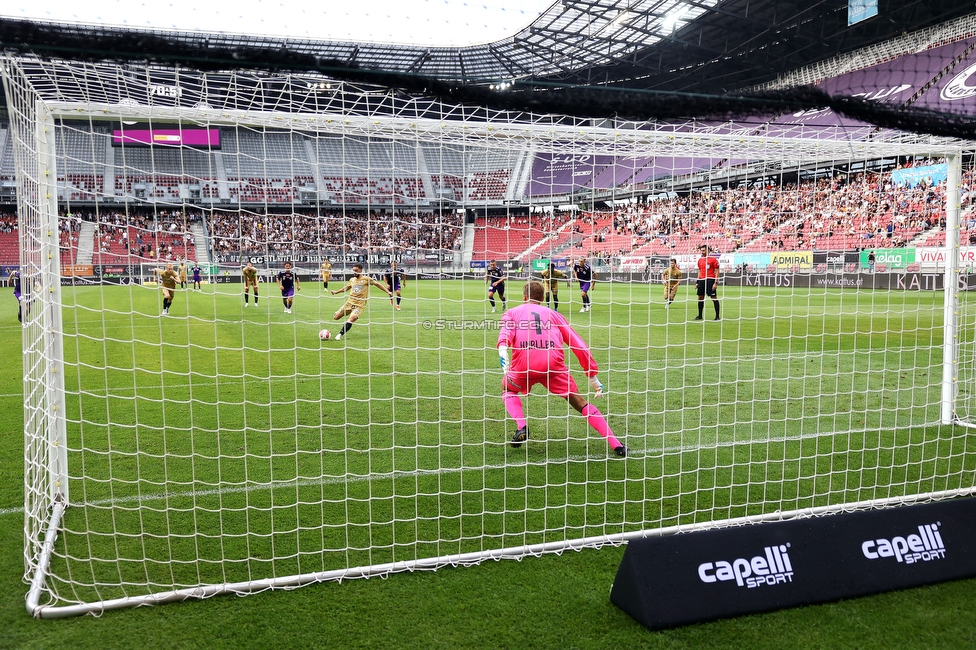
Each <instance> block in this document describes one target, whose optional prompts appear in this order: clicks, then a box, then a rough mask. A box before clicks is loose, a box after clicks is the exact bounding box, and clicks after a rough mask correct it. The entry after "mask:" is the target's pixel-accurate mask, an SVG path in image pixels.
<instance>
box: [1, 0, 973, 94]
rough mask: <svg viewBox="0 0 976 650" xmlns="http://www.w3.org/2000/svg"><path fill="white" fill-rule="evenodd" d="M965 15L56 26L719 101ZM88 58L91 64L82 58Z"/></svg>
mask: <svg viewBox="0 0 976 650" xmlns="http://www.w3.org/2000/svg"><path fill="white" fill-rule="evenodd" d="M973 9H974V7H973V4H972V3H971V2H963V1H962V0H880V1H879V15H878V16H877V17H875V18H872V19H869V20H867V21H864V22H863V23H860V24H857V25H854V26H852V27H848V26H847V0H804V1H800V0H792V1H783V0H721V1H719V0H560V1H559V2H556V3H555V4H553V5H552V6H551V7H550V8H549V9H548V10H547V11H545V12H544V13H543V14H542V15H541V16H540V17H539V18H538V19H536V20H535V21H533V22H532V23H531V24H530V25H529V26H527V27H526V28H524V29H523V30H521V31H519V32H518V33H516V34H515V35H514V36H511V37H508V38H504V39H501V40H498V41H495V42H491V43H486V44H481V45H470V46H464V47H425V46H416V45H393V44H380V43H353V42H341V41H318V40H307V39H288V38H284V39H283V38H271V37H260V36H244V35H234V34H201V33H199V32H167V31H162V30H122V29H119V28H109V27H91V26H79V25H70V24H55V25H54V26H53V27H54V28H55V29H56V30H59V31H60V32H62V33H65V34H75V35H79V34H81V35H84V34H99V35H102V36H112V35H113V34H115V35H125V34H127V35H132V34H133V33H135V34H144V33H148V34H155V35H159V36H163V37H165V38H168V39H175V40H176V41H177V42H185V43H194V44H198V45H199V44H206V45H207V46H209V47H215V48H216V47H220V48H226V49H233V48H235V47H250V48H259V49H264V48H266V49H268V51H269V52H273V51H275V50H280V49H282V48H287V49H288V50H290V51H292V52H297V53H301V54H306V55H310V56H314V57H316V58H319V59H334V60H338V61H343V62H346V63H349V64H355V65H358V66H362V67H365V68H376V69H382V70H386V71H390V72H398V73H412V74H417V75H424V76H429V77H435V78H438V79H441V80H447V81H462V82H467V83H492V82H499V81H504V80H512V79H534V80H546V81H552V82H559V83H569V84H581V83H582V84H619V85H626V86H627V87H630V88H646V89H656V90H669V91H685V92H700V93H709V94H718V93H723V92H729V91H733V90H737V89H741V88H744V87H750V86H754V85H757V84H761V83H764V82H768V81H771V80H773V79H775V78H776V77H777V76H778V75H781V74H784V73H786V72H789V71H791V70H794V69H796V68H799V67H802V66H806V65H810V64H812V63H815V62H818V61H821V60H824V59H827V58H830V57H835V56H838V55H842V54H844V53H847V52H851V51H853V50H856V49H858V48H862V47H865V46H868V45H872V44H876V43H880V42H884V41H886V40H890V39H892V38H895V37H898V36H900V35H902V34H904V33H905V32H909V31H913V30H918V29H922V28H925V27H928V26H932V25H936V24H938V23H941V22H945V21H948V20H951V19H954V18H959V17H961V16H966V15H969V14H971V13H973ZM17 22H18V21H13V20H9V19H2V20H0V44H2V45H7V44H9V43H11V42H12V41H13V40H14V39H15V38H17V37H16V36H15V34H16V33H17V27H18V25H17V24H16V23H17ZM21 33H23V32H22V31H21ZM28 40H29V39H28ZM19 44H20V43H19ZM23 44H25V45H30V43H29V42H27V43H23ZM73 54H85V53H72V52H70V51H66V52H64V53H63V56H66V57H69V58H70V57H71V56H72V55H73ZM93 54H94V55H96V56H97V52H95V53H92V52H89V53H87V55H88V56H92V55H93Z"/></svg>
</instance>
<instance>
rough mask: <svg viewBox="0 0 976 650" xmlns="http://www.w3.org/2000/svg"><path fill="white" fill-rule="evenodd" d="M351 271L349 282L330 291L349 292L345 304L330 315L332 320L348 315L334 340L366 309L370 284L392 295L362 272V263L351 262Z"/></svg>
mask: <svg viewBox="0 0 976 650" xmlns="http://www.w3.org/2000/svg"><path fill="white" fill-rule="evenodd" d="M352 273H353V276H352V277H351V278H349V282H346V286H344V287H342V288H341V289H338V290H337V291H333V292H331V293H332V295H333V296H334V295H336V294H337V293H345V292H347V291H348V292H350V293H349V298H348V299H347V300H346V302H345V304H344V305H342V307H340V308H339V311H337V312H336V313H334V314H333V315H332V320H339V319H340V318H342V317H343V316H348V317H349V318H348V319H347V320H346V322H345V323H343V324H342V328H341V329H340V330H339V333H338V334H336V336H335V340H336V341H341V340H342V336H343V334H345V333H346V332H348V331H349V330H351V329H352V326H353V324H354V323H355V322H356V321H357V320H359V317H360V316H361V315H362V313H363V310H364V309H366V300H367V299H369V286H370V285H373V286H374V287H379V288H380V289H382V290H383V291H384V292H385V293H386V295H388V296H389V297H390V298H392V297H393V292H391V291H388V290H387V288H386V287H385V286H383V285H382V284H381V283H379V282H377V281H376V280H374V279H373V278H371V277H369V276H367V275H364V274H363V265H362V264H353V266H352Z"/></svg>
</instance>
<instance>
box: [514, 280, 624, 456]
mask: <svg viewBox="0 0 976 650" xmlns="http://www.w3.org/2000/svg"><path fill="white" fill-rule="evenodd" d="M545 294H546V292H545V288H544V287H543V286H542V284H541V283H539V282H529V283H527V284H526V285H525V288H524V289H523V290H522V297H523V298H524V300H525V302H524V303H523V304H521V305H519V306H518V307H513V308H512V309H509V310H508V311H506V312H505V313H504V314H503V315H502V318H501V322H500V323H499V327H500V331H499V332H498V360H499V363H500V364H501V367H502V372H504V373H505V376H504V378H503V379H502V400H503V401H504V402H505V408H506V409H507V410H508V414H509V415H511V416H512V419H514V420H515V423H516V425H517V426H518V431H516V432H515V436H514V437H513V438H512V446H513V447H516V448H518V447H521V446H522V443H523V442H525V441H526V440H528V438H529V428H528V426H527V425H526V422H525V413H524V411H523V410H522V398H521V397H519V395H520V394H522V393H524V394H526V395H528V393H529V391H530V390H531V389H532V387H533V386H534V385H535V384H542V385H543V386H545V387H546V389H548V390H549V392H550V393H552V394H553V395H559V396H560V397H562V398H564V399H566V400H567V401H568V402H569V405H570V406H572V407H573V408H574V409H576V410H577V411H579V412H580V413H581V414H582V415H583V416H584V417H585V418H586V421H587V423H588V424H589V425H590V426H591V427H593V428H594V429H596V431H597V433H599V434H600V435H601V436H603V437H604V438H606V439H607V443H608V444H609V445H610V448H611V449H613V452H614V454H616V455H617V456H620V457H621V458H623V457H625V456H626V455H627V448H626V447H624V446H623V445H622V444H621V443H620V441H619V440H617V438H616V436H614V435H613V432H612V431H611V430H610V425H609V424H607V420H606V418H604V417H603V414H602V413H600V409H598V408H597V407H595V406H593V405H592V404H590V403H588V402H587V401H586V398H584V397H582V396H581V395H580V394H579V392H578V389H577V388H576V382H575V381H573V377H572V376H571V375H570V374H569V368H567V367H566V362H565V355H564V353H563V345H566V344H568V345H569V349H570V350H572V351H573V354H575V355H576V358H577V359H578V360H579V362H580V365H581V366H583V372H585V373H586V376H587V377H589V379H590V386H592V387H593V390H594V391H596V393H595V396H596V397H601V396H602V395H603V384H601V383H600V380H599V379H597V377H596V375H597V372H598V370H599V369H598V368H597V365H596V361H594V359H593V355H592V354H590V349H589V348H588V347H587V345H586V343H585V342H584V341H583V339H581V338H580V336H579V334H577V333H576V332H575V331H574V330H573V328H572V327H570V325H569V323H568V322H567V321H566V319H565V318H563V316H562V315H561V314H560V313H559V312H556V311H553V310H551V309H549V308H548V307H546V306H545V305H543V304H541V303H542V301H543V300H544V299H545ZM509 348H511V350H512V361H511V364H509V361H508V350H509Z"/></svg>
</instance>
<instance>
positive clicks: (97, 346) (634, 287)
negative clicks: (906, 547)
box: [3, 58, 976, 617]
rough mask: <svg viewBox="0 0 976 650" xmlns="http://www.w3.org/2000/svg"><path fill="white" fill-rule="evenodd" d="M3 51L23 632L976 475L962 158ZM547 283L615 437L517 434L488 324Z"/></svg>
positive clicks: (542, 421)
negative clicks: (19, 281) (586, 280)
mask: <svg viewBox="0 0 976 650" xmlns="http://www.w3.org/2000/svg"><path fill="white" fill-rule="evenodd" d="M3 73H4V74H3V79H4V86H5V90H6V93H7V98H8V106H9V108H10V114H11V125H10V127H11V128H10V131H9V135H8V136H7V139H6V142H5V146H6V147H7V148H8V149H9V150H10V151H11V152H12V155H13V157H14V159H15V161H16V184H17V190H18V208H19V234H20V247H21V248H20V271H21V274H22V278H23V287H24V312H25V324H24V329H23V341H24V359H23V363H24V378H25V379H24V401H25V423H26V431H25V467H26V477H25V488H26V489H25V507H26V513H27V514H26V519H25V551H24V557H25V580H26V581H27V582H29V583H30V584H31V589H30V594H29V596H28V608H29V610H30V611H31V612H32V613H33V614H35V615H37V616H42V617H56V616H64V615H69V614H77V613H83V612H98V611H103V610H105V609H110V608H115V607H122V606H129V605H140V604H151V603H158V602H164V601H167V600H179V599H185V598H202V597H207V596H210V595H214V594H219V593H238V594H241V593H247V592H254V591H260V590H264V589H272V588H284V587H294V586H298V585H303V584H308V583H314V582H320V581H326V580H339V579H344V578H349V577H362V576H370V575H385V574H388V573H391V572H396V571H405V570H417V569H436V568H438V567H443V566H448V565H450V566H455V565H465V564H472V563H477V562H480V561H483V560H485V559H499V558H520V557H524V556H527V555H535V554H540V553H546V552H560V551H564V550H567V549H580V548H583V547H596V546H601V545H605V544H618V543H622V542H624V541H626V540H627V539H629V538H632V537H635V536H642V535H659V534H668V533H674V532H680V531H688V530H694V529H701V528H708V527H717V526H727V525H731V524H739V523H746V522H758V521H763V520H778V519H784V518H790V517H798V516H811V515H815V514H821V513H827V512H833V511H840V510H850V509H856V508H869V507H881V506H884V505H889V504H895V503H900V502H914V501H919V500H927V499H934V498H942V497H946V496H951V495H956V494H962V493H969V492H970V491H971V490H972V487H973V471H972V470H973V452H972V448H971V444H970V443H969V442H968V441H969V436H968V434H967V429H966V426H968V425H969V423H970V422H971V421H972V411H973V408H974V406H973V405H974V395H973V391H972V386H973V384H974V379H976V377H974V373H976V364H974V359H976V348H974V344H973V333H972V331H973V328H972V323H973V320H974V318H973V317H974V316H976V312H974V310H973V308H972V307H970V306H969V301H968V300H967V298H966V296H967V293H966V292H965V289H967V288H968V286H969V280H968V275H967V274H968V272H969V268H968V267H967V266H966V260H968V259H971V257H970V256H969V250H970V249H969V248H968V246H969V240H968V239H967V240H966V241H965V242H964V245H960V233H961V232H962V233H963V236H964V237H968V233H969V232H971V231H972V227H973V224H972V219H971V216H970V212H969V205H968V202H969V200H970V198H969V196H968V195H967V196H965V197H963V196H961V195H960V188H961V187H963V185H964V183H965V184H968V182H969V179H970V178H971V175H972V173H971V171H970V170H968V169H963V165H962V155H961V154H962V148H961V147H960V145H959V143H957V142H954V141H951V140H946V139H937V138H929V137H922V136H913V135H908V134H904V133H893V132H889V131H883V130H877V129H870V128H864V129H860V128H851V127H849V126H845V127H837V126H819V127H815V126H805V127H804V126H801V125H797V124H794V123H790V122H782V123H779V124H777V123H776V122H775V121H774V122H771V123H766V124H764V125H760V124H758V123H751V124H749V123H743V124H738V123H724V124H695V123H687V124H680V125H665V124H656V123H640V124H636V123H613V122H611V123H602V124H599V125H594V124H593V123H591V122H589V121H585V120H578V119H570V118H565V117H558V116H540V115H531V114H527V113H505V112H495V111H488V110H485V109H484V108H481V109H475V108H462V107H458V106H450V105H446V104H442V103H440V102H437V101H433V100H422V99H417V98H412V97H405V96H402V95H399V94H398V93H396V92H393V91H389V90H383V89H377V88H369V87H358V86H355V85H353V84H348V83H336V82H332V81H328V80H324V79H322V78H319V77H314V76H308V77H303V76H301V75H261V74H257V73H254V74H250V73H246V72H233V73H208V74H202V73H197V72H193V71H186V70H166V69H156V68H146V67H139V66H130V67H117V66H113V65H107V64H83V63H72V62H44V61H39V60H34V59H29V58H22V59H14V58H8V59H6V60H5V61H4V63H3ZM964 200H965V205H963V206H962V210H960V205H961V204H962V203H963V202H964ZM960 215H961V216H960ZM703 245H704V246H707V247H708V251H707V253H706V255H707V256H708V257H709V258H711V259H714V260H716V261H717V263H718V266H719V281H718V284H717V294H716V300H712V299H711V297H707V298H706V299H704V300H702V301H699V300H698V298H697V290H696V283H695V278H697V276H698V265H699V260H701V259H702V252H701V247H702V246H703ZM580 260H584V261H585V263H586V265H588V266H589V267H590V268H591V269H592V271H593V272H594V273H595V283H594V284H593V286H592V287H591V288H590V290H589V291H588V292H587V295H586V296H585V298H584V296H583V293H584V292H583V291H582V289H583V287H581V284H580V282H579V281H578V280H579V276H580V274H581V273H583V271H582V270H581V269H582V267H579V268H577V269H575V270H574V264H577V265H578V264H580ZM671 260H674V262H675V264H676V266H677V267H678V268H680V269H681V271H682V275H681V277H680V278H675V282H676V285H675V291H674V293H673V294H669V293H668V290H669V288H670V285H669V284H668V283H667V282H666V281H665V278H664V276H663V275H662V274H663V272H664V271H665V269H666V268H668V267H669V266H670V265H671ZM491 262H495V263H496V264H497V268H498V269H499V273H500V274H501V276H504V277H506V278H507V283H506V286H507V296H506V299H507V302H503V300H502V296H501V293H500V292H497V291H496V292H494V293H493V294H492V295H491V296H490V297H489V295H488V288H489V285H488V284H487V282H486V276H489V277H490V272H489V266H490V264H491ZM960 262H962V265H960ZM286 263H287V264H290V265H291V273H292V277H294V278H295V287H294V288H295V291H294V295H293V297H291V298H288V297H283V292H282V290H281V287H279V283H282V285H283V286H284V288H285V289H287V288H288V286H287V285H288V279H289V277H290V276H288V275H287V273H286V270H285V269H286V267H285V265H286ZM356 265H361V267H362V268H363V272H364V274H365V275H366V276H367V277H371V278H373V279H374V280H376V281H377V282H378V283H379V284H380V285H382V286H381V287H377V286H373V287H372V289H371V290H370V297H369V299H368V306H367V307H366V308H365V309H364V310H363V312H362V315H361V317H360V318H359V320H358V321H356V322H355V323H354V324H353V325H352V326H351V329H350V328H349V327H348V326H345V325H344V324H345V323H346V321H347V315H346V314H344V313H343V311H342V308H343V305H344V301H345V300H346V298H347V297H348V295H349V294H345V295H334V294H333V292H334V291H336V290H338V289H342V288H343V287H344V286H345V284H346V282H347V281H348V280H349V279H350V278H351V277H352V275H353V272H354V268H355V266H356ZM394 265H395V266H394ZM170 266H172V270H171V271H170V270H169V268H170ZM248 266H251V267H253V268H254V269H255V275H256V277H257V282H256V286H254V287H251V286H248V285H246V284H244V283H243V282H242V280H243V279H244V275H245V269H246V268H247V267H248ZM170 273H172V274H170ZM194 273H198V274H199V277H200V279H201V282H200V283H199V284H197V283H195V282H194V280H195V279H196V278H195V277H194ZM248 273H249V271H248ZM544 273H545V274H546V275H545V276H543V274H544ZM387 275H392V276H398V277H401V278H402V281H401V282H400V284H399V288H400V291H399V295H398V296H397V295H395V296H394V297H393V298H388V297H387V296H386V293H385V287H386V284H385V280H384V277H385V276H387ZM563 276H565V277H563ZM543 277H545V281H546V286H547V287H548V289H549V291H547V294H549V295H547V300H549V301H552V300H553V299H555V300H556V301H558V308H559V310H560V311H561V313H562V314H564V315H565V316H566V318H567V319H568V321H569V323H570V325H571V326H572V327H573V328H574V329H575V330H576V331H577V332H578V333H579V334H580V336H581V337H582V339H583V340H584V341H586V342H587V344H588V346H589V348H590V349H591V351H592V354H593V356H594V358H595V360H596V363H597V364H598V366H599V375H598V376H599V378H600V379H601V381H602V382H603V385H604V387H605V395H604V396H602V397H597V396H595V395H594V393H593V391H592V390H590V389H589V386H588V382H587V380H586V377H585V376H583V373H582V372H581V371H580V368H579V366H578V365H576V360H575V359H574V358H572V355H567V362H568V364H569V366H570V369H571V373H572V375H573V376H574V377H575V379H576V383H577V384H578V385H579V387H580V393H581V394H582V395H583V397H584V398H585V399H587V400H588V401H589V402H591V403H592V404H593V405H595V406H596V407H597V408H598V409H599V412H600V414H602V416H603V417H604V418H605V420H603V421H604V422H606V423H607V425H608V427H609V429H611V430H612V434H613V436H615V438H616V439H618V440H619V441H620V442H621V443H623V444H624V445H625V447H626V450H627V453H626V457H619V456H618V455H617V454H616V453H614V451H613V450H612V449H611V445H613V440H612V439H609V438H608V439H607V440H605V439H604V438H603V437H602V436H601V435H600V434H599V433H598V432H597V431H594V428H596V429H597V430H599V429H600V426H599V421H600V419H601V418H596V417H595V416H593V414H592V412H591V411H589V410H587V413H588V414H589V417H584V416H581V415H580V414H578V413H577V412H576V411H575V410H573V409H572V408H571V407H570V406H569V405H568V404H567V401H566V400H564V399H562V398H560V397H558V396H554V395H550V394H548V393H546V392H545V391H544V390H541V389H539V388H536V389H535V390H533V391H531V394H530V395H528V396H527V397H523V399H522V401H521V403H522V405H523V408H524V415H525V418H526V421H527V428H528V431H529V437H528V439H527V440H526V441H524V443H523V444H522V445H521V446H519V447H517V448H516V447H514V446H513V445H512V444H511V443H512V439H513V435H514V434H515V433H516V429H517V428H518V426H517V424H516V423H515V422H514V421H513V420H512V419H511V417H510V416H509V411H507V410H506V403H503V401H502V397H501V392H502V391H501V382H502V372H501V370H500V369H499V361H498V354H497V352H496V344H497V342H498V333H499V329H498V328H499V325H498V322H499V317H500V316H501V312H502V311H503V310H504V309H505V308H506V307H508V308H511V307H514V306H516V305H518V304H521V302H522V290H523V285H524V283H525V282H526V281H527V280H528V279H531V278H534V279H542V278H543ZM326 285H327V286H326ZM390 288H391V289H395V288H396V286H391V287H390ZM492 301H493V302H492ZM549 304H552V302H549ZM337 312H338V316H334V315H335V314H336V313H337ZM699 317H700V320H699ZM322 330H328V333H329V335H331V338H330V340H325V341H323V340H320V335H319V333H320V331H322ZM340 333H342V334H343V336H342V338H341V340H336V339H337V338H338V336H337V335H338V334H340ZM594 423H596V424H594ZM590 425H593V426H590ZM604 433H605V431H604ZM608 440H609V441H610V443H609V444H608ZM613 446H615V445H613Z"/></svg>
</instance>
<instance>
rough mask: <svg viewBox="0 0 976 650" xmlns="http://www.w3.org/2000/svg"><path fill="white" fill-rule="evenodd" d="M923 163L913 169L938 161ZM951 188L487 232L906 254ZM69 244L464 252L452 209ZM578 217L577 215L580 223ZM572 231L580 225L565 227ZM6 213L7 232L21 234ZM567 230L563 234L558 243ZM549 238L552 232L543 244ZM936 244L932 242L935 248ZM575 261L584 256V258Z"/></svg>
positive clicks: (668, 211) (933, 221)
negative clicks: (201, 242)
mask: <svg viewBox="0 0 976 650" xmlns="http://www.w3.org/2000/svg"><path fill="white" fill-rule="evenodd" d="M938 162H940V161H932V160H918V161H913V162H909V163H905V164H904V165H902V166H903V167H910V166H912V165H916V166H920V165H927V164H933V163H938ZM974 179H976V170H973V169H970V170H967V171H965V172H964V173H963V176H962V188H961V197H960V198H961V202H962V206H963V217H962V219H963V224H962V225H963V241H964V242H968V243H971V244H972V243H976V216H973V212H972V209H973V207H974V205H976V183H974ZM944 194H945V183H944V182H941V183H932V182H931V181H927V180H923V181H922V182H920V183H918V184H917V185H915V186H905V185H897V184H895V183H894V182H893V180H892V174H891V172H890V171H886V172H883V173H876V172H862V173H857V174H841V173H837V174H834V175H832V176H829V177H822V178H818V179H815V180H805V181H801V182H799V183H788V184H769V185H756V184H752V185H748V186H746V185H743V186H741V187H735V188H728V189H722V190H714V189H709V190H702V191H694V192H691V193H688V194H681V195H677V194H672V195H670V196H668V197H664V198H654V199H647V200H643V201H639V202H636V203H632V204H628V205H625V206H623V207H619V208H617V209H614V210H606V211H592V212H580V213H568V212H559V211H556V212H553V213H545V214H531V215H525V214H523V215H517V214H515V215H512V216H509V217H508V218H506V219H504V220H502V221H500V220H498V219H494V218H489V219H488V220H486V221H485V223H484V225H485V226H487V227H488V228H491V229H494V230H496V231H499V230H502V231H506V233H509V234H507V235H506V236H507V237H509V239H511V234H510V233H511V232H512V231H526V232H527V231H537V232H541V233H548V236H549V237H551V238H552V239H553V240H556V239H558V240H559V242H558V243H559V244H561V245H562V246H564V247H568V248H570V249H573V248H575V250H578V251H579V252H580V253H583V254H587V255H590V256H593V257H609V256H618V255H619V256H626V255H635V254H636V255H655V254H664V255H667V254H678V253H687V252H690V251H691V250H693V248H694V247H697V246H699V245H701V244H702V243H707V244H709V245H710V246H711V247H712V249H713V250H715V251H717V252H730V251H736V250H737V251H745V252H750V251H779V250H783V251H789V250H857V249H878V248H897V247H902V246H905V245H908V244H910V243H912V242H913V241H914V242H915V244H916V245H922V244H919V243H918V242H919V241H920V240H917V239H915V237H916V236H917V235H919V234H920V233H923V232H936V233H937V232H938V231H939V230H940V228H941V227H944V224H945V212H944V203H945V196H944ZM61 216H62V218H61V241H62V246H66V247H70V248H77V246H78V235H79V230H80V226H81V224H82V222H84V221H89V222H92V223H94V224H95V240H94V242H93V243H94V247H93V250H94V253H96V254H98V253H110V254H115V255H118V254H120V253H121V254H126V255H131V256H136V257H140V258H143V259H149V260H152V259H175V258H182V257H184V256H185V255H186V251H187V249H189V248H191V247H192V246H193V241H194V238H193V235H192V233H191V231H190V224H192V223H193V222H196V221H200V222H203V223H205V224H206V228H207V231H208V234H209V235H210V244H211V247H212V250H213V251H214V252H215V253H216V254H226V253H245V254H246V253H253V254H267V253H285V254H287V253H297V252H326V251H328V252H331V253H368V252H376V251H389V250H401V251H408V250H419V251H428V250H429V251H434V250H437V251H444V250H457V249H458V248H459V247H460V245H461V241H462V237H461V234H462V232H463V216H462V215H461V214H459V213H457V212H455V211H449V212H443V213H442V212H416V213H414V212H400V211H398V212H395V213H393V214H390V213H385V212H357V213H352V212H347V213H345V214H342V213H324V214H321V213H318V214H317V213H287V214H260V213H253V212H213V213H207V214H206V215H205V214H204V213H202V212H200V211H191V212H187V211H183V210H173V211H165V210H164V211H146V212H144V213H140V212H139V211H131V210H130V211H127V212H116V211H101V212H97V213H95V212H77V211H76V212H74V213H66V214H63V215H61ZM574 217H575V218H574ZM567 223H571V226H570V227H568V228H565V229H562V230H561V231H560V229H561V228H562V227H563V226H564V225H565V224H567ZM16 228H17V219H16V215H14V214H9V213H8V214H3V213H0V234H2V233H11V232H15V231H16ZM557 231H559V232H558V235H557ZM542 236H543V237H545V236H546V235H542ZM925 245H929V244H925ZM574 254H575V253H574Z"/></svg>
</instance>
